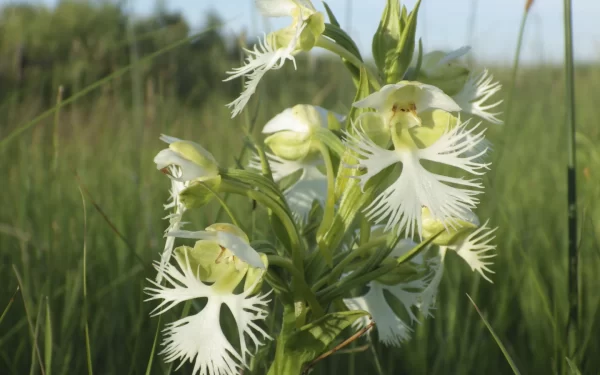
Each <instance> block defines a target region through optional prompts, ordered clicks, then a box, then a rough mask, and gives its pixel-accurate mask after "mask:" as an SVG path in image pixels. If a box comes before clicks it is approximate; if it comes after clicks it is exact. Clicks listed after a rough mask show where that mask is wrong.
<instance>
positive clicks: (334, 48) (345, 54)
mask: <svg viewBox="0 0 600 375" xmlns="http://www.w3.org/2000/svg"><path fill="white" fill-rule="evenodd" d="M317 46H318V47H321V48H323V49H326V50H328V51H330V52H333V53H335V54H336V55H338V56H339V57H342V58H344V59H346V60H348V62H349V63H350V64H352V65H354V66H355V67H357V68H358V69H360V68H363V67H364V68H365V69H366V70H367V73H368V76H369V83H371V85H372V86H373V88H374V89H375V90H379V89H381V83H380V82H379V79H378V78H377V74H375V73H374V72H373V71H372V69H371V68H370V67H369V66H368V65H366V64H365V63H364V62H362V61H360V59H359V58H358V57H356V56H354V54H352V53H351V52H350V51H348V50H347V49H345V48H344V47H342V46H340V45H339V44H337V43H335V42H334V41H332V40H330V39H328V38H325V37H324V36H320V37H319V39H318V40H317Z"/></svg>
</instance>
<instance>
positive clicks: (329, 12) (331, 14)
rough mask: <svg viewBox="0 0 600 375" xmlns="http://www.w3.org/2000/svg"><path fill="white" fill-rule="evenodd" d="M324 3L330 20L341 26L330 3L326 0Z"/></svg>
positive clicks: (333, 23)
mask: <svg viewBox="0 0 600 375" xmlns="http://www.w3.org/2000/svg"><path fill="white" fill-rule="evenodd" d="M323 5H324V6H325V11H326V12H327V17H329V22H331V24H332V25H334V26H337V27H340V23H339V22H338V20H337V18H335V15H334V14H333V12H332V11H331V8H330V7H329V5H327V3H326V2H324V1H323Z"/></svg>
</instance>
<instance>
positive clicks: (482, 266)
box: [451, 221, 498, 283]
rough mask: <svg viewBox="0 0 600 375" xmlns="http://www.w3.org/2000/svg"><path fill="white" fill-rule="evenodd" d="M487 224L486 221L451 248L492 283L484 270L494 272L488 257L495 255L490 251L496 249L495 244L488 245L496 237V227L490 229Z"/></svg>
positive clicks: (472, 268)
mask: <svg viewBox="0 0 600 375" xmlns="http://www.w3.org/2000/svg"><path fill="white" fill-rule="evenodd" d="M487 224H488V222H487V221H486V222H485V224H483V225H482V226H481V227H479V228H477V230H475V231H473V232H472V233H471V234H469V236H468V237H467V238H466V239H464V240H463V241H462V242H461V243H460V244H459V245H456V246H452V247H451V249H452V250H455V251H456V253H457V254H458V255H460V256H461V258H463V259H464V260H465V261H466V262H467V263H468V264H469V266H470V267H471V270H473V271H477V272H479V273H480V274H481V276H482V277H483V278H484V279H486V280H487V281H489V282H490V283H493V281H492V280H491V279H490V278H489V277H488V276H487V275H486V274H485V272H489V273H494V271H492V270H491V269H490V268H489V267H488V266H490V265H492V264H494V263H493V262H492V261H490V259H491V258H493V257H495V256H496V255H497V254H494V253H492V252H493V251H494V250H495V249H496V245H490V242H491V241H492V240H493V239H494V238H496V236H495V235H493V234H494V232H495V231H496V230H497V229H498V228H494V229H490V228H489V227H488V226H487ZM484 271H485V272H484Z"/></svg>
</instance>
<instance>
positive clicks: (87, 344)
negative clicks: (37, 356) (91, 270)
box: [79, 187, 94, 375]
mask: <svg viewBox="0 0 600 375" xmlns="http://www.w3.org/2000/svg"><path fill="white" fill-rule="evenodd" d="M79 193H80V194H81V203H82V205H83V319H84V323H85V326H84V330H85V353H86V360H87V368H88V374H89V375H92V374H93V373H94V371H93V369H92V347H91V345H90V328H89V325H88V319H87V318H88V299H87V237H86V235H87V212H86V207H85V196H84V195H83V190H82V189H81V187H80V188H79Z"/></svg>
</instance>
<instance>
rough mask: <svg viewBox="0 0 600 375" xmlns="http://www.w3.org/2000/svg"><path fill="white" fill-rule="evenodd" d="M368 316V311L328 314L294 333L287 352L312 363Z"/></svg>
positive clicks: (287, 343)
mask: <svg viewBox="0 0 600 375" xmlns="http://www.w3.org/2000/svg"><path fill="white" fill-rule="evenodd" d="M366 315H368V313H367V312H366V311H343V312H335V313H331V314H327V315H325V316H323V317H322V318H320V319H317V320H315V321H314V322H312V323H310V324H307V325H305V326H303V327H302V328H300V329H299V330H298V331H297V332H295V333H293V334H292V335H291V336H290V337H289V339H288V340H287V342H286V345H285V351H286V352H287V353H288V355H290V356H294V357H296V358H300V362H301V363H303V364H304V363H307V362H309V361H312V360H313V359H315V358H317V357H318V356H319V355H320V354H322V353H324V352H325V351H327V350H328V349H329V348H330V346H331V344H332V343H333V341H334V340H335V339H336V338H337V337H338V336H339V334H340V333H341V332H342V331H343V330H344V329H346V328H347V327H349V326H350V325H352V323H354V322H355V321H356V320H358V319H360V318H362V317H364V316H366Z"/></svg>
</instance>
